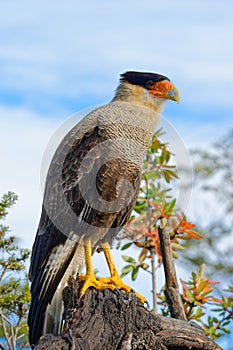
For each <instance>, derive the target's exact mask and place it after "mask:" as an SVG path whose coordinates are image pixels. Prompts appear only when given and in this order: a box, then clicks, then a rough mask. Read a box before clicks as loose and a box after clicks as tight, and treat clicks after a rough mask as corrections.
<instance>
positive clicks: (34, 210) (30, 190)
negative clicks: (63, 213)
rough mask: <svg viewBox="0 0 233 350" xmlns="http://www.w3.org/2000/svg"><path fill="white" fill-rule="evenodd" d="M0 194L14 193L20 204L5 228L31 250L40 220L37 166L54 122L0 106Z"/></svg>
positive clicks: (12, 212)
mask: <svg viewBox="0 0 233 350" xmlns="http://www.w3.org/2000/svg"><path fill="white" fill-rule="evenodd" d="M0 116H1V132H0V134H1V162H0V173H1V182H0V194H1V195H2V194H3V193H6V192H7V191H9V190H10V191H14V192H15V193H16V194H17V195H18V196H19V200H18V202H17V204H16V205H15V207H14V208H13V209H11V210H10V213H9V217H8V218H7V222H6V223H7V224H9V226H10V228H11V229H12V231H13V233H14V234H16V236H18V237H20V239H21V240H22V242H21V244H23V245H26V246H27V247H30V246H31V244H32V239H33V237H34V235H35V230H36V226H37V224H38V219H39V211H40V202H41V190H40V163H41V158H42V155H43V152H44V149H45V147H46V144H47V142H48V140H49V138H50V137H51V135H52V133H53V130H54V128H55V127H56V124H57V122H55V121H52V120H51V119H48V118H45V116H43V118H41V117H42V116H41V115H36V114H34V113H32V112H30V111H28V110H25V109H10V108H7V107H4V106H0Z"/></svg>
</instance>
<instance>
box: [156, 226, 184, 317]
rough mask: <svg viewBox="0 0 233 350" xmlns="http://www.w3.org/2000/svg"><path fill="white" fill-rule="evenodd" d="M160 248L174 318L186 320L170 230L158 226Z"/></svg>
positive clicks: (167, 293) (166, 291) (167, 298)
mask: <svg viewBox="0 0 233 350" xmlns="http://www.w3.org/2000/svg"><path fill="white" fill-rule="evenodd" d="M158 232H159V240H160V249H161V254H162V258H163V267H164V274H165V280H166V286H165V296H166V300H167V303H168V307H169V311H170V315H171V317H172V318H178V319H180V320H186V316H185V312H184V308H183V304H182V301H181V298H180V292H179V285H178V282H177V277H176V270H175V265H174V260H173V256H172V249H171V241H170V235H169V232H167V231H166V230H163V229H162V228H161V227H159V228H158Z"/></svg>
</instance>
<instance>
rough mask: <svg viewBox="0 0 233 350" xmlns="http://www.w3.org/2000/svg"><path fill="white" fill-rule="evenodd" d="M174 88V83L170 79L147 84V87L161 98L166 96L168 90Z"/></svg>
mask: <svg viewBox="0 0 233 350" xmlns="http://www.w3.org/2000/svg"><path fill="white" fill-rule="evenodd" d="M173 88H174V85H173V84H172V83H171V82H170V81H168V80H163V81H158V82H156V83H154V85H149V86H147V89H148V90H150V93H151V94H153V95H155V96H157V97H161V98H164V97H165V96H166V94H167V93H168V91H170V90H171V89H173Z"/></svg>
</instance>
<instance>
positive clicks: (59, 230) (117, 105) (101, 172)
mask: <svg viewBox="0 0 233 350" xmlns="http://www.w3.org/2000/svg"><path fill="white" fill-rule="evenodd" d="M167 100H174V101H176V102H179V92H178V90H177V89H176V87H175V86H174V85H173V84H172V83H171V82H170V80H169V79H168V78H167V77H165V76H163V75H160V74H154V73H143V72H133V71H129V72H126V73H124V74H122V75H121V78H120V84H119V86H118V88H117V90H116V93H115V96H114V98H113V100H112V101H111V102H110V103H108V104H106V105H104V106H103V107H100V108H97V109H95V110H93V111H92V112H91V113H89V114H88V115H87V116H86V117H84V118H83V119H82V120H81V122H79V123H78V124H77V125H75V126H74V127H73V128H72V129H71V130H70V131H69V133H68V134H67V135H66V136H65V137H64V138H63V140H62V141H61V143H60V145H59V146H58V148H57V150H56V152H55V155H54V157H53V159H52V161H51V164H50V167H49V170H48V174H47V179H46V185H45V191H44V199H43V206H42V213H41V218H40V222H39V227H38V231H37V235H36V238H35V242H34V245H33V250H32V256H31V266H30V271H29V277H30V280H31V282H32V284H31V294H32V302H31V307H30V312H29V317H28V325H29V340H30V343H31V344H36V343H37V342H38V340H39V338H40V336H41V335H42V334H46V333H53V334H58V333H59V332H60V331H61V325H62V307H63V306H62V290H63V289H64V286H65V284H66V282H67V280H68V279H69V276H76V275H77V273H80V272H81V270H82V268H83V267H84V265H86V273H85V275H81V276H80V277H79V278H80V280H81V281H83V282H84V284H83V287H82V290H81V295H83V294H84V293H85V291H86V290H87V289H88V288H89V287H94V288H96V289H98V290H103V289H106V288H110V289H112V290H114V289H115V288H118V289H123V290H125V291H128V292H130V291H132V290H131V288H130V287H129V286H126V285H125V284H124V283H123V282H122V280H121V278H120V276H119V274H118V272H117V269H116V267H115V265H114V262H113V258H112V255H111V252H110V244H111V242H112V240H113V238H114V236H115V235H116V234H117V233H118V232H119V231H120V230H121V228H122V227H123V226H124V225H125V223H126V222H127V220H128V219H129V217H130V214H131V212H132V210H133V208H134V205H135V202H136V199H137V195H138V192H139V186H140V180H141V171H142V164H143V159H144V157H145V155H146V152H147V150H148V147H149V145H150V142H151V139H152V136H153V133H154V131H155V127H156V125H157V124H158V122H159V119H160V113H161V111H162V109H163V107H164V105H165V102H166V101H167ZM99 247H100V248H101V250H102V251H103V252H104V255H105V258H106V260H107V264H108V267H109V271H110V276H111V277H110V278H99V279H96V277H95V274H94V270H93V265H92V254H93V253H94V251H95V250H96V248H99ZM137 296H138V297H139V298H140V299H141V300H142V302H143V301H144V298H143V297H141V296H140V295H139V294H137Z"/></svg>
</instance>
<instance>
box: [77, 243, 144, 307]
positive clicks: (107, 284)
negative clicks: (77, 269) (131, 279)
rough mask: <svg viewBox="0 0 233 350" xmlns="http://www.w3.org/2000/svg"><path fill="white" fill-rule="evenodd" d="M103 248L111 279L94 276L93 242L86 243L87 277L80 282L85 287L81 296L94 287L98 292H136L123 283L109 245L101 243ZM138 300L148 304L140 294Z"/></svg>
mask: <svg viewBox="0 0 233 350" xmlns="http://www.w3.org/2000/svg"><path fill="white" fill-rule="evenodd" d="M101 248H102V250H103V252H104V255H105V258H106V260H107V264H108V267H109V271H110V274H111V277H108V278H99V279H97V278H96V277H95V274H94V269H93V264H92V248H91V240H90V239H88V240H87V241H86V242H85V245H84V253H85V262H86V275H80V276H79V281H80V282H84V285H83V287H82V289H81V295H84V294H85V292H86V291H87V289H88V288H90V287H94V288H95V289H97V290H104V289H111V290H112V291H113V290H114V289H116V288H117V289H121V290H124V291H126V292H128V293H130V292H132V293H134V291H133V290H132V288H131V287H130V286H127V285H126V284H124V283H123V281H122V279H121V278H120V276H119V274H118V272H117V269H116V266H115V264H114V261H113V257H112V254H111V251H110V247H109V244H108V243H101ZM135 295H136V296H137V298H138V299H139V300H141V302H142V303H143V304H144V303H145V302H146V298H144V297H143V296H142V295H140V294H139V293H135Z"/></svg>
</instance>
